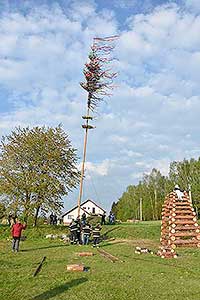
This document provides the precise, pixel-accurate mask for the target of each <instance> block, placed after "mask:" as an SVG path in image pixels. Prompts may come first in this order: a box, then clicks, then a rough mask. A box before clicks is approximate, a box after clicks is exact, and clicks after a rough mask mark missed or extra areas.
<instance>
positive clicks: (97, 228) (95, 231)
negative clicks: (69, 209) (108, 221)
mask: <svg viewBox="0 0 200 300" xmlns="http://www.w3.org/2000/svg"><path fill="white" fill-rule="evenodd" d="M100 231H101V226H100V224H97V225H96V226H95V227H94V228H93V230H92V234H93V247H97V248H99V242H100Z"/></svg>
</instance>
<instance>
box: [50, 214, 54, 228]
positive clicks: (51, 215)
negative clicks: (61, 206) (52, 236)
mask: <svg viewBox="0 0 200 300" xmlns="http://www.w3.org/2000/svg"><path fill="white" fill-rule="evenodd" d="M49 219H50V225H53V219H54V215H53V213H51V214H50V216H49Z"/></svg>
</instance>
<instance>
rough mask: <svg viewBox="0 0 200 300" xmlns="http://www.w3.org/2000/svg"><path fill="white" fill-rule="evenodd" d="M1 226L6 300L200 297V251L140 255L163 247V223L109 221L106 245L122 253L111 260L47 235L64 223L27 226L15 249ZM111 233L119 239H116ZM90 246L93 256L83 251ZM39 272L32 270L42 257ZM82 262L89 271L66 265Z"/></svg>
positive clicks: (1, 288) (0, 291)
mask: <svg viewBox="0 0 200 300" xmlns="http://www.w3.org/2000/svg"><path fill="white" fill-rule="evenodd" d="M1 229H2V228H0V233H1V237H2V238H1V240H0V299H1V300H8V299H9V300H11V299H12V300H23V299H24V300H29V299H33V300H45V299H52V300H53V299H63V300H64V299H65V300H67V299H70V300H77V299H79V300H80V299H81V300H86V299H87V300H96V299H97V300H101V299H102V300H114V299H119V300H123V299H137V300H140V299H141V300H147V299H152V300H156V299H165V300H167V299H171V300H176V299H180V300H186V299H195V300H197V299H200V250H199V249H194V248H190V249H188V248H187V249H179V250H178V254H179V256H178V258H177V259H162V258H160V257H157V256H156V255H152V254H142V255H138V254H135V253H134V251H135V247H136V246H145V247H148V248H150V249H152V250H154V251H156V250H157V249H158V246H159V238H160V223H159V222H142V223H138V224H130V225H124V224H120V225H115V226H104V228H103V233H104V234H105V236H106V237H107V238H109V239H110V240H105V241H104V242H103V243H102V244H101V248H102V249H104V250H105V251H107V252H109V253H111V254H113V255H115V256H117V257H118V258H119V261H117V262H115V263H112V262H111V261H109V260H107V259H106V258H104V257H102V256H101V255H100V254H99V253H98V251H97V249H93V248H92V247H91V246H72V245H66V244H64V243H63V242H62V241H60V240H59V239H57V240H48V239H45V238H44V235H45V233H50V231H52V232H53V233H55V232H57V233H59V232H62V233H64V231H65V229H64V228H58V229H55V228H50V226H47V227H45V226H43V228H42V229H28V230H27V232H26V235H27V240H26V241H24V242H21V245H20V246H21V248H20V250H21V251H20V252H19V253H12V252H11V241H9V240H7V235H8V230H7V231H5V228H4V229H2V230H1ZM112 238H115V240H114V239H113V240H112ZM83 251H91V252H93V253H94V254H95V255H94V256H91V257H79V256H78V255H77V253H78V252H83ZM44 256H46V257H47V258H46V261H45V263H44V265H43V267H42V269H41V271H40V273H39V274H38V275H37V276H36V277H33V273H34V271H35V269H36V268H37V266H38V264H39V262H40V261H41V260H42V258H43V257H44ZM73 263H83V264H84V265H85V266H86V267H87V268H88V271H87V272H69V271H67V270H66V266H67V264H73Z"/></svg>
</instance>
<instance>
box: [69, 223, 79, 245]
mask: <svg viewBox="0 0 200 300" xmlns="http://www.w3.org/2000/svg"><path fill="white" fill-rule="evenodd" d="M69 229H70V233H71V244H72V245H73V244H77V242H78V237H77V230H78V227H77V222H75V221H74V220H73V219H72V222H71V223H70V225H69Z"/></svg>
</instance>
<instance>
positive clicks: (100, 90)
mask: <svg viewBox="0 0 200 300" xmlns="http://www.w3.org/2000/svg"><path fill="white" fill-rule="evenodd" d="M117 38H118V36H111V37H106V38H94V39H93V44H92V46H91V51H90V53H89V55H88V62H87V63H86V64H85V68H84V70H83V74H84V76H85V82H81V83H80V85H81V86H82V88H84V89H85V90H86V91H87V92H88V100H87V111H86V115H85V116H83V117H82V118H83V119H84V120H85V124H84V125H82V128H83V129H84V130H85V135H84V144H83V160H82V166H81V178H80V190H79V196H78V203H77V205H78V217H79V216H80V206H81V199H82V193H83V179H84V173H85V161H86V149H87V140H88V131H89V129H93V128H94V127H93V126H91V125H90V124H89V121H91V120H92V119H93V117H92V116H91V115H90V113H91V112H93V111H95V109H96V108H97V106H98V104H99V102H100V101H102V100H103V98H104V96H110V95H111V94H110V93H109V92H108V91H109V90H112V89H113V88H114V86H113V84H112V83H113V79H114V78H115V77H116V76H117V73H113V72H111V70H110V69H108V63H109V62H111V60H112V58H111V57H110V53H111V51H112V50H113V49H114V42H115V41H116V39H117Z"/></svg>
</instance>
